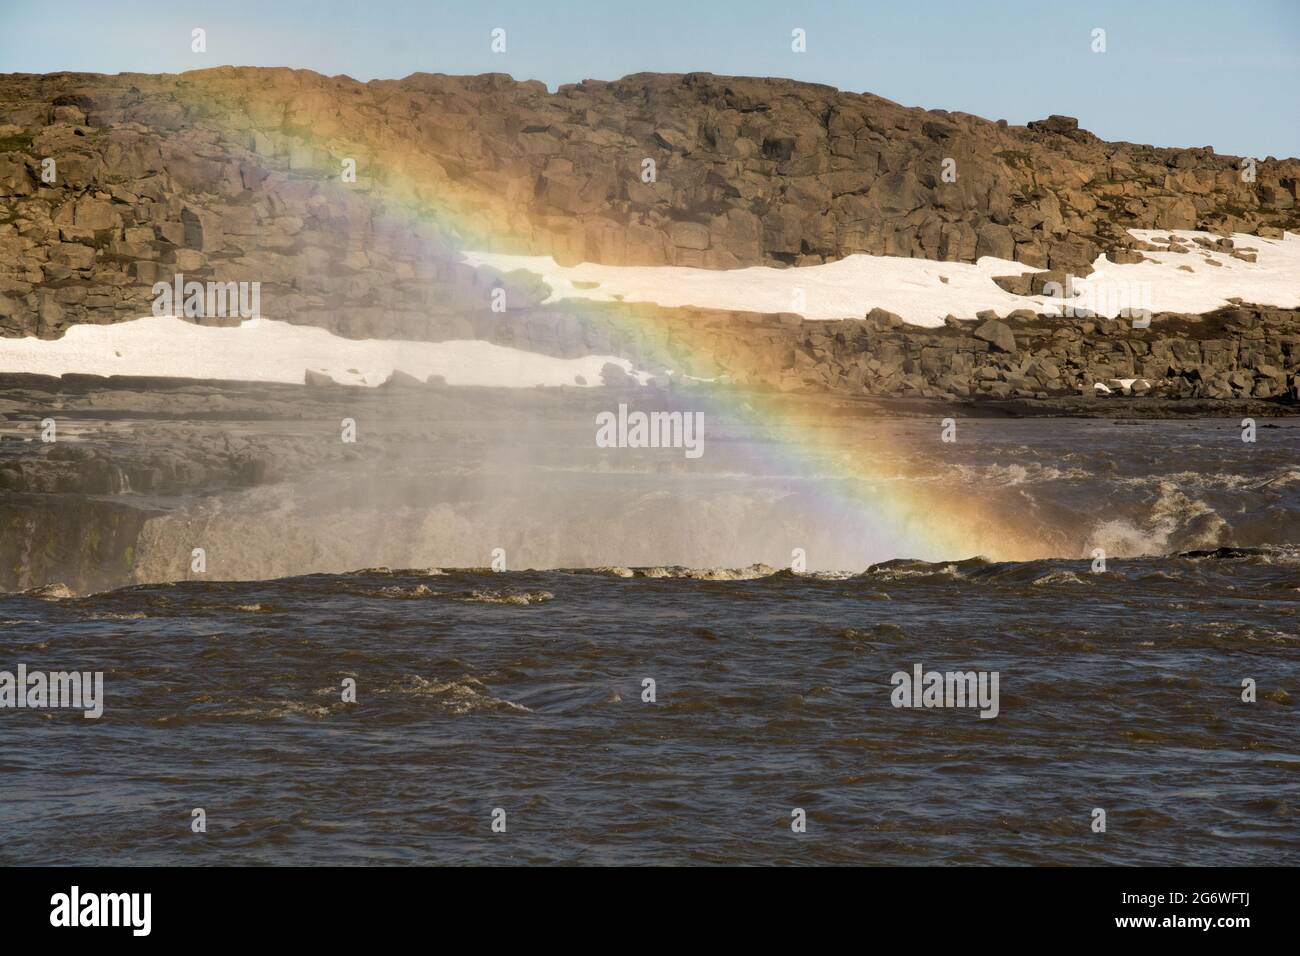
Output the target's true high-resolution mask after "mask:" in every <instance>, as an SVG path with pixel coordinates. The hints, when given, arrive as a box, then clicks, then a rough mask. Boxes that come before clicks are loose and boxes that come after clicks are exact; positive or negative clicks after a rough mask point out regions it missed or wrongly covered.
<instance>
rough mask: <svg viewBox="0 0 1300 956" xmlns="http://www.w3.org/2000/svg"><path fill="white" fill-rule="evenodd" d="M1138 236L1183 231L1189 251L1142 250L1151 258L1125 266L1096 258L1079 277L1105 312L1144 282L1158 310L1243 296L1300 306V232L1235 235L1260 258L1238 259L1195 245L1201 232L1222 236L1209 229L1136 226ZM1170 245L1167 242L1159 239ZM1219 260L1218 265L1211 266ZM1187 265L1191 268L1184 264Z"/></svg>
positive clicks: (1240, 246)
mask: <svg viewBox="0 0 1300 956" xmlns="http://www.w3.org/2000/svg"><path fill="white" fill-rule="evenodd" d="M1129 233H1130V234H1131V235H1132V236H1133V237H1134V238H1137V239H1142V240H1145V241H1147V242H1150V241H1151V240H1152V239H1165V238H1167V237H1169V236H1177V237H1178V238H1180V239H1184V240H1186V242H1184V243H1183V247H1184V248H1186V249H1188V250H1189V251H1187V252H1185V253H1178V252H1158V251H1150V250H1142V255H1144V256H1146V257H1147V258H1148V259H1150V260H1153V261H1150V262H1138V263H1134V264H1131V265H1119V264H1117V263H1114V262H1111V261H1110V260H1109V259H1107V258H1106V257H1105V256H1098V258H1097V261H1096V262H1094V263H1093V270H1094V271H1093V273H1092V275H1090V276H1088V277H1087V278H1084V279H1075V280H1074V287H1075V289H1076V290H1078V291H1080V293H1081V294H1082V295H1083V296H1085V297H1091V298H1092V299H1093V300H1094V301H1095V302H1096V303H1097V304H1100V305H1102V306H1103V307H1102V308H1097V307H1095V306H1092V309H1093V311H1095V312H1097V313H1098V314H1101V315H1110V316H1113V315H1115V313H1116V312H1117V311H1118V310H1119V308H1122V307H1123V305H1122V304H1120V305H1119V306H1118V307H1113V308H1106V307H1104V306H1105V304H1106V303H1107V301H1108V300H1111V299H1115V298H1116V296H1115V293H1117V292H1118V293H1119V296H1118V298H1120V299H1122V298H1123V296H1124V294H1125V292H1126V291H1127V290H1129V289H1132V288H1133V287H1135V286H1137V287H1139V291H1143V288H1142V287H1145V290H1144V291H1145V293H1146V294H1149V295H1150V299H1151V304H1150V308H1151V310H1152V311H1153V312H1190V313H1200V312H1212V311H1213V310H1215V309H1217V308H1219V307H1221V306H1224V305H1227V304H1228V302H1227V300H1228V299H1230V298H1240V299H1242V300H1243V301H1245V302H1249V303H1253V304H1256V305H1272V306H1277V307H1278V308H1295V307H1296V306H1300V236H1297V235H1295V234H1294V233H1285V234H1284V235H1285V238H1283V239H1263V238H1261V237H1259V236H1249V235H1242V234H1237V235H1234V236H1233V237H1232V241H1233V246H1234V249H1235V250H1236V251H1239V252H1247V251H1253V252H1254V253H1255V260H1256V261H1254V262H1246V261H1245V260H1243V259H1237V258H1234V257H1233V256H1232V255H1231V253H1228V252H1218V251H1214V250H1210V249H1205V248H1203V247H1201V246H1198V245H1196V244H1195V241H1194V240H1195V239H1196V238H1197V237H1200V238H1203V239H1209V240H1211V241H1213V240H1216V239H1218V238H1219V237H1218V236H1215V235H1212V234H1211V233H1208V232H1193V231H1191V230H1186V229H1163V230H1162V229H1130V230H1129ZM1156 244H1157V245H1160V246H1164V245H1167V243H1164V242H1158V243H1156ZM1211 262H1217V263H1218V265H1211V264H1210V263H1211ZM1180 266H1187V267H1189V268H1190V269H1191V270H1192V271H1191V272H1188V271H1186V270H1184V269H1181V268H1179V267H1180Z"/></svg>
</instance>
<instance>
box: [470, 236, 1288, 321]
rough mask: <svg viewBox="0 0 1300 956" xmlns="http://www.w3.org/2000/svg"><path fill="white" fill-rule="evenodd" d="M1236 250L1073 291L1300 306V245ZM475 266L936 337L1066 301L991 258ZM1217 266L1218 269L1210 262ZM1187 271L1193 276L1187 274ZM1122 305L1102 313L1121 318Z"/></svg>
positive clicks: (1179, 305)
mask: <svg viewBox="0 0 1300 956" xmlns="http://www.w3.org/2000/svg"><path fill="white" fill-rule="evenodd" d="M1130 232H1131V234H1132V235H1133V236H1134V237H1135V238H1138V239H1143V240H1148V241H1149V240H1150V239H1152V238H1154V237H1167V236H1170V235H1176V236H1178V237H1180V238H1183V239H1187V240H1193V239H1194V238H1195V237H1197V236H1200V237H1203V238H1206V239H1210V240H1214V239H1217V238H1218V237H1217V236H1214V235H1212V234H1210V233H1203V232H1192V231H1188V230H1169V229H1165V230H1159V229H1154V230H1140V229H1133V230H1130ZM1232 238H1233V241H1234V243H1235V246H1236V248H1237V249H1238V250H1247V249H1249V250H1254V251H1255V252H1256V255H1257V261H1256V262H1253V263H1252V262H1245V261H1244V260H1241V259H1236V258H1234V257H1232V256H1231V255H1230V254H1228V253H1225V252H1216V251H1212V250H1207V249H1203V248H1202V247H1200V246H1196V245H1192V246H1191V247H1190V249H1191V251H1190V252H1187V253H1181V254H1180V253H1174V252H1143V255H1145V256H1147V257H1148V258H1149V259H1151V260H1153V261H1150V262H1139V263H1134V264H1128V265H1120V264H1118V263H1114V262H1111V261H1110V260H1109V259H1106V258H1105V257H1104V256H1101V257H1098V259H1097V261H1096V262H1095V263H1094V264H1093V265H1094V269H1095V270H1096V271H1095V272H1094V273H1093V274H1092V275H1091V276H1089V277H1087V278H1086V279H1076V280H1075V287H1076V288H1079V289H1082V288H1086V287H1089V286H1091V287H1092V288H1091V291H1092V292H1093V295H1092V296H1090V301H1096V302H1098V303H1106V302H1107V301H1108V296H1107V295H1106V285H1107V284H1108V283H1124V284H1131V283H1149V286H1150V288H1149V290H1148V291H1149V292H1150V306H1151V308H1152V310H1153V311H1156V312H1193V313H1199V312H1209V311H1212V310H1214V309H1217V308H1219V307H1220V306H1223V305H1225V304H1227V300H1228V299H1229V298H1234V297H1239V298H1241V299H1244V300H1245V301H1247V302H1252V303H1257V304H1260V305H1273V306H1278V307H1280V308H1294V307H1296V306H1300V236H1296V235H1293V234H1290V233H1288V234H1286V236H1285V238H1284V239H1263V238H1261V237H1259V236H1250V235H1242V234H1238V235H1235V236H1233V237H1232ZM465 257H466V259H467V260H468V262H469V263H470V264H471V265H473V266H488V267H491V268H494V269H498V270H500V271H501V272H513V271H515V270H517V269H523V270H526V271H528V272H531V273H534V274H535V275H538V276H540V277H541V279H542V280H543V281H544V282H545V283H546V284H547V285H549V286H550V287H551V295H550V297H549V298H548V299H547V302H556V301H559V300H562V299H590V300H593V301H597V302H619V301H621V302H650V303H656V304H658V305H661V306H665V307H669V308H674V307H680V306H695V307H697V308H706V309H727V310H735V311H747V312H793V313H797V314H798V315H802V316H803V317H804V318H806V319H844V318H861V317H862V316H864V315H866V314H867V313H868V312H870V311H871V310H872V309H873V308H882V309H885V310H886V311H889V312H893V313H895V314H897V315H899V316H901V317H902V318H903V319H904V320H905V321H906V322H908V323H910V324H912V325H918V326H926V327H931V328H933V327H936V326H940V325H942V324H943V320H944V317H945V316H947V315H949V314H951V315H956V316H960V317H962V318H973V317H974V315H975V314H976V313H977V312H980V311H983V310H985V309H992V310H994V311H996V312H997V313H998V314H999V315H1006V314H1007V313H1009V312H1012V311H1014V310H1016V309H1030V310H1031V311H1034V312H1043V313H1049V314H1050V313H1053V312H1057V311H1058V310H1059V308H1060V306H1061V302H1062V300H1061V299H1053V298H1051V297H1049V296H1018V295H1012V294H1011V293H1009V292H1007V291H1005V290H1004V289H1002V288H1001V287H1000V286H998V285H997V284H996V283H995V282H994V281H993V277H994V276H1004V275H1023V274H1025V273H1027V272H1037V271H1039V270H1037V269H1032V268H1029V267H1027V266H1026V265H1024V263H1020V262H1010V261H1008V260H1006V259H995V258H993V257H991V256H986V257H984V258H982V259H980V260H979V261H978V262H976V263H974V264H971V263H968V262H936V261H934V260H930V259H909V258H903V257H900V256H869V255H852V256H846V257H845V258H843V259H840V260H839V261H837V262H828V263H824V264H822V265H815V266H801V267H798V268H790V269H778V268H773V267H770V266H751V267H749V268H745V269H726V270H717V269H695V268H688V267H685V266H609V265H600V264H597V263H591V262H583V263H579V264H578V265H575V266H561V265H559V264H558V263H557V262H556V261H555V260H554V259H553V258H551V257H550V256H516V255H505V254H497V253H486V252H466V253H465ZM1208 260H1213V261H1214V262H1217V263H1218V264H1217V265H1211V264H1210V261H1208ZM1180 266H1186V267H1188V268H1190V269H1191V271H1190V272H1189V271H1186V270H1185V269H1180V268H1179V267H1180ZM1123 307H1124V305H1123V304H1122V303H1121V304H1118V305H1116V306H1115V307H1114V308H1105V307H1101V308H1095V309H1094V311H1097V312H1099V313H1101V314H1106V315H1111V316H1114V315H1115V314H1117V313H1118V312H1119V310H1120V309H1121V308H1123Z"/></svg>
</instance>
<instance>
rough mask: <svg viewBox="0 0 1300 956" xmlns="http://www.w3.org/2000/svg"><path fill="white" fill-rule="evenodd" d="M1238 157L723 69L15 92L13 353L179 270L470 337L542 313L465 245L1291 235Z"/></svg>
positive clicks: (131, 311) (130, 84)
mask: <svg viewBox="0 0 1300 956" xmlns="http://www.w3.org/2000/svg"><path fill="white" fill-rule="evenodd" d="M47 159H52V160H54V169H55V170H56V173H55V175H54V179H53V181H52V182H49V181H46V180H44V179H43V178H42V173H43V172H44V171H45V170H46V169H47V166H46V165H45V164H44V160H47ZM348 159H351V160H355V162H356V174H357V181H356V182H355V183H351V182H343V181H342V176H341V170H342V168H343V163H344V160H348ZM945 160H952V161H953V162H952V163H950V164H946V163H945ZM650 164H653V175H651V166H650ZM1242 165H1243V161H1242V160H1241V159H1240V158H1238V157H1231V156H1219V155H1216V154H1215V153H1213V152H1212V151H1211V150H1210V149H1209V148H1205V149H1190V150H1176V149H1156V148H1153V147H1149V146H1138V145H1133V144H1127V143H1107V142H1103V141H1101V140H1099V139H1098V138H1097V137H1095V136H1093V135H1092V134H1090V133H1088V132H1086V131H1084V130H1081V129H1079V128H1078V124H1077V122H1076V121H1073V120H1072V119H1071V118H1069V117H1050V118H1048V119H1047V120H1043V121H1038V122H1035V123H1032V124H1030V125H1029V127H1012V126H1007V125H1005V124H1004V123H1002V122H992V121H989V120H984V119H981V118H978V117H974V116H970V115H967V114H954V113H947V112H944V111H925V110H920V109H912V108H907V107H903V106H899V105H897V104H895V103H891V102H889V101H887V100H884V99H881V98H879V97H876V96H872V95H869V94H861V95H859V94H853V93H844V92H840V91H837V90H834V89H832V88H830V87H825V86H819V85H814V84H807V83H796V82H793V81H789V80H779V79H753V78H733V77H718V76H713V75H711V74H688V75H684V76H682V75H657V74H638V75H634V76H629V77H625V78H624V79H622V80H618V81H616V82H603V81H586V82H583V83H581V84H577V85H568V86H564V87H561V88H560V89H559V90H558V91H557V92H555V93H549V92H548V91H547V90H546V88H545V87H544V86H543V85H542V84H541V83H538V82H535V81H532V82H516V81H514V80H512V79H510V78H509V77H506V76H503V75H497V74H489V75H484V76H477V77H448V76H441V75H429V74H415V75H412V76H410V77H407V78H406V79H403V80H398V81H374V82H371V83H366V84H362V83H358V82H356V81H354V80H351V79H350V78H347V77H333V78H329V77H323V76H320V75H319V74H316V73H312V72H309V71H295V70H287V69H260V68H238V69H235V68H222V69H217V70H205V71H197V72H193V73H186V74H181V75H159V76H153V75H141V74H123V75H119V76H98V75H92V74H53V75H49V76H30V75H10V76H5V77H0V203H3V210H2V215H3V218H2V219H0V334H7V335H24V334H38V335H42V336H46V337H52V336H57V335H59V334H61V332H62V331H63V330H64V329H66V328H67V327H68V326H69V325H72V324H75V323H78V322H100V323H104V322H112V321H117V320H121V319H124V318H129V317H132V316H136V315H140V314H145V313H147V312H148V311H149V306H150V302H151V298H152V293H151V287H152V284H153V282H154V281H157V280H159V279H162V280H164V281H169V280H170V279H171V277H172V276H173V275H174V274H175V273H177V272H181V273H184V274H185V275H186V276H187V277H189V278H193V279H198V280H201V281H203V280H209V279H211V280H216V281H223V282H224V281H258V282H261V283H262V285H263V295H264V300H263V303H264V304H263V310H264V311H265V312H267V313H268V314H272V313H274V315H275V316H276V317H277V318H286V319H288V320H290V321H296V322H302V323H309V324H314V325H322V326H325V327H327V328H331V329H333V330H335V331H338V332H340V333H341V334H344V335H350V336H354V337H371V336H375V337H381V336H382V337H407V338H430V337H432V338H452V337H460V336H469V335H473V334H475V332H476V331H478V330H477V329H476V327H475V321H476V317H478V316H488V315H489V314H490V313H489V301H488V299H489V292H490V290H491V289H492V288H495V287H498V286H502V287H505V288H506V289H507V293H508V295H509V301H510V308H511V310H512V311H513V310H515V309H518V308H527V307H529V306H531V305H535V304H536V303H537V302H539V301H540V300H541V298H543V297H544V296H545V294H546V293H545V288H544V287H543V286H541V285H540V284H539V283H537V282H536V281H535V280H532V279H530V278H528V277H526V276H524V275H522V274H515V275H513V276H511V277H507V278H503V277H500V276H497V275H494V274H492V273H490V272H489V271H488V270H474V269H472V268H470V267H468V266H467V265H465V264H464V263H463V262H461V261H459V257H458V255H457V250H458V249H461V248H470V247H474V248H490V249H497V250H501V251H513V252H529V253H536V254H550V255H554V256H555V257H556V258H557V259H558V260H560V261H561V262H576V261H580V260H590V261H596V262H602V263H610V264H643V265H657V264H672V265H686V266H702V267H706V268H731V267H738V266H746V265H755V264H769V265H771V264H781V263H785V264H791V265H805V264H811V263H819V262H824V261H828V260H834V259H837V258H839V257H842V256H846V255H850V254H853V253H872V254H885V255H902V256H923V257H927V258H933V259H949V260H963V261H972V260H974V259H976V258H977V257H979V256H984V255H994V256H999V257H1003V258H1007V259H1015V260H1018V261H1021V262H1024V263H1026V264H1028V265H1031V266H1036V267H1040V268H1042V269H1052V270H1057V271H1070V272H1074V273H1075V274H1081V273H1086V272H1087V271H1088V270H1089V263H1091V262H1092V260H1093V259H1094V258H1095V257H1096V256H1097V255H1098V254H1099V253H1101V252H1108V253H1110V254H1112V255H1113V256H1114V257H1115V258H1117V259H1121V260H1122V261H1130V260H1129V259H1127V258H1126V257H1131V256H1132V255H1133V252H1132V249H1131V247H1132V246H1133V242H1132V240H1131V238H1130V237H1129V236H1128V235H1127V234H1126V232H1125V230H1126V229H1129V228H1162V229H1165V228H1167V229H1177V228H1185V229H1191V228H1199V229H1205V230H1209V231H1214V232H1219V233H1224V234H1226V233H1231V232H1251V233H1259V234H1263V235H1271V234H1277V232H1278V231H1279V230H1282V229H1286V228H1295V227H1296V226H1297V224H1298V223H1300V213H1298V212H1297V206H1296V199H1297V196H1298V195H1300V193H1298V190H1300V161H1296V160H1283V161H1277V160H1273V159H1268V160H1261V161H1259V162H1258V163H1257V164H1256V165H1255V166H1254V167H1253V169H1252V170H1251V172H1253V179H1252V178H1251V177H1250V176H1243V172H1245V170H1243V168H1242ZM945 170H950V171H951V173H953V174H955V180H954V181H948V180H949V179H951V178H952V177H951V176H945ZM47 178H48V177H47Z"/></svg>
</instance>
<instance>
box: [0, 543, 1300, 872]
mask: <svg viewBox="0 0 1300 956" xmlns="http://www.w3.org/2000/svg"><path fill="white" fill-rule="evenodd" d="M627 573H628V572H626V571H620V570H613V569H611V570H608V571H605V572H603V573H589V572H579V573H568V572H545V573H541V572H537V573H534V572H506V573H502V574H492V573H490V572H451V573H446V574H443V573H437V572H432V571H383V570H380V571H370V572H358V573H354V574H345V575H313V576H307V577H297V578H289V579H284V580H276V581H264V582H247V583H224V584H223V583H204V582H187V583H180V584H175V585H148V586H140V587H135V588H127V589H122V590H117V591H112V592H107V593H103V594H98V595H92V596H88V597H63V598H59V597H58V596H57V594H54V593H47V594H44V595H38V594H35V593H28V594H21V595H9V596H5V597H0V668H8V669H13V667H14V666H15V665H16V664H17V663H18V662H22V663H25V664H27V666H28V667H29V668H33V669H36V668H44V669H47V670H58V669H64V668H77V669H82V670H103V671H104V672H105V696H106V705H105V712H104V716H103V717H102V718H101V719H99V720H86V719H83V718H82V717H81V715H80V714H79V713H71V712H67V711H60V712H51V711H33V710H22V711H5V712H2V713H0V742H2V744H3V746H2V747H0V779H2V780H3V781H4V799H3V800H0V832H3V834H4V838H3V840H0V862H4V863H19V862H25V863H126V864H140V863H166V862H179V863H191V864H197V863H291V864H305V863H525V862H548V863H686V862H709V863H774V862H785V863H850V862H852V863H935V862H954V863H1052V864H1083V863H1206V864H1229V863H1236V864H1243V863H1244V864H1264V863H1288V862H1289V863H1294V862H1296V861H1297V858H1298V857H1300V853H1298V851H1300V776H1298V772H1300V756H1298V755H1297V733H1296V728H1297V724H1296V711H1295V706H1294V702H1295V695H1296V693H1297V687H1298V678H1300V640H1298V638H1297V625H1296V621H1297V619H1298V618H1300V615H1298V614H1297V610H1300V551H1297V550H1296V549H1295V548H1289V547H1278V546H1268V547H1264V548H1260V549H1244V550H1224V551H1219V552H1212V553H1203V554H1190V555H1184V556H1174V557H1165V558H1159V557H1146V558H1136V559H1131V560H1116V561H1111V562H1110V563H1109V565H1108V568H1107V570H1106V572H1105V573H1097V574H1094V573H1092V572H1091V570H1090V566H1089V564H1088V562H1087V561H1082V560H1073V561H1042V562H1031V563H1026V564H989V563H985V562H982V561H978V560H973V561H965V562H960V563H954V564H942V563H940V564H922V563H919V562H908V561H900V562H890V563H887V564H885V565H881V566H877V567H875V568H873V569H872V570H870V571H868V572H867V573H865V574H859V575H855V576H821V577H808V576H802V577H796V576H793V575H791V574H789V573H788V572H782V573H776V574H764V572H763V569H756V570H755V571H753V572H750V573H751V574H757V575H759V576H757V577H750V576H749V575H748V574H740V575H717V576H716V577H717V578H718V579H714V580H709V579H699V578H698V577H685V576H681V575H679V574H676V573H673V572H671V571H662V572H659V574H660V576H630V577H629V576H622V575H625V574H627ZM918 663H919V664H921V665H922V666H923V667H924V668H925V669H927V670H929V669H935V670H940V671H948V670H968V669H982V670H989V671H997V672H998V673H999V676H1000V713H999V715H998V716H997V717H996V718H994V719H980V717H979V716H978V713H977V712H976V711H975V710H972V709H916V710H908V709H896V708H894V707H893V706H892V705H891V699H890V696H891V685H890V676H891V674H893V673H894V672H895V671H900V670H901V671H909V672H910V671H911V669H912V667H913V665H914V664H918ZM346 678H353V679H355V681H356V685H357V702H356V703H355V704H350V703H344V702H343V701H342V700H341V694H342V684H343V682H344V680H345V679H346ZM645 678H652V679H653V680H654V681H655V690H656V697H657V700H656V702H654V703H648V702H644V701H643V700H642V687H643V680H644V679H645ZM1244 678H1252V679H1253V680H1255V681H1256V682H1257V685H1258V700H1257V701H1256V702H1255V703H1243V702H1242V701H1241V698H1240V695H1241V685H1242V680H1243V679H1244ZM196 807H202V808H204V810H205V811H206V814H207V821H208V831H207V833H206V834H194V833H192V832H191V829H190V822H191V811H192V809H193V808H196ZM498 807H499V808H502V809H504V810H505V811H506V821H507V829H506V832H505V833H503V834H494V833H493V832H492V830H491V815H492V811H493V809H494V808H498ZM796 807H798V808H803V809H805V810H806V811H807V816H808V828H807V832H806V833H804V834H795V833H793V832H792V831H791V828H790V821H791V810H792V809H793V808H796ZM1094 808H1103V809H1105V810H1106V811H1107V815H1108V818H1107V822H1108V827H1107V831H1106V832H1105V833H1104V834H1099V833H1093V832H1091V830H1090V824H1091V822H1092V811H1093V809H1094Z"/></svg>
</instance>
